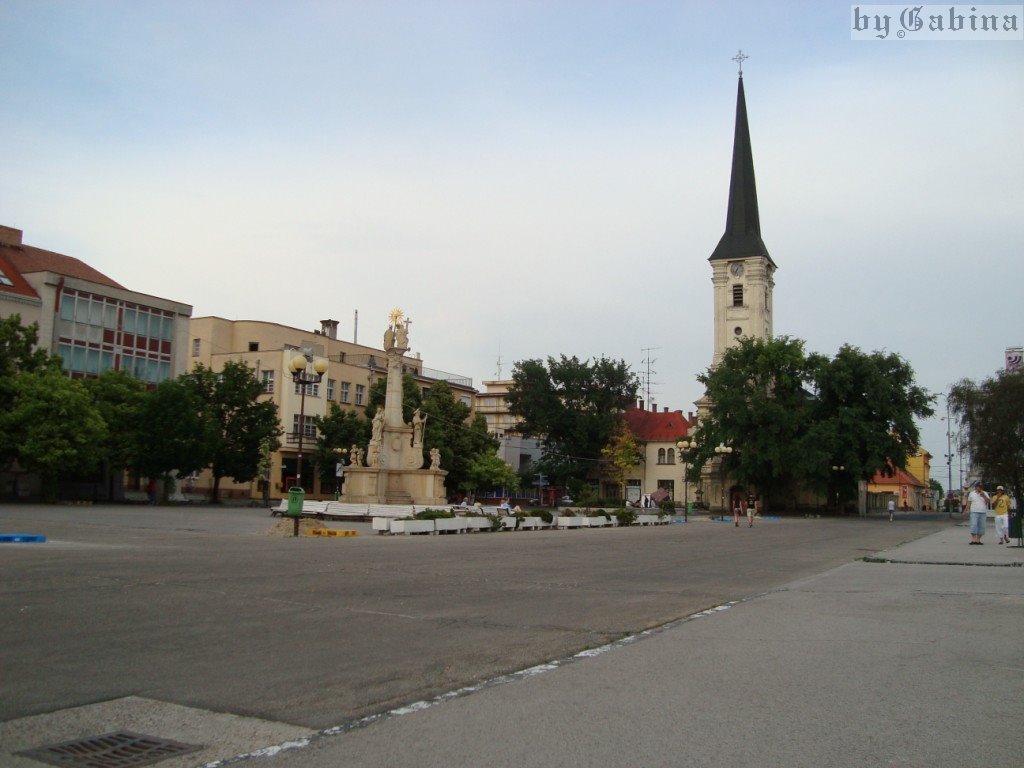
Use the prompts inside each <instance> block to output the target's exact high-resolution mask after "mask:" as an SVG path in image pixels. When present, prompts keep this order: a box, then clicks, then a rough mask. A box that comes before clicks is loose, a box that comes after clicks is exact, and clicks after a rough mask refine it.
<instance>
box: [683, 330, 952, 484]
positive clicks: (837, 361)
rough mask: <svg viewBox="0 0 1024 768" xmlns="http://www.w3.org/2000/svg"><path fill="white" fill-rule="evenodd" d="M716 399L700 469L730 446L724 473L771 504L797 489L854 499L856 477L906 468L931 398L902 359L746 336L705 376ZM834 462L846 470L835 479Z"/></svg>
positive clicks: (703, 431)
mask: <svg viewBox="0 0 1024 768" xmlns="http://www.w3.org/2000/svg"><path fill="white" fill-rule="evenodd" d="M698 379H699V380H700V381H701V382H703V383H704V385H705V387H706V388H707V395H708V397H709V398H710V399H711V401H712V406H711V413H710V415H709V417H708V418H706V419H705V420H704V421H703V422H702V423H701V425H700V437H699V438H698V443H699V447H698V449H697V452H696V455H695V461H694V463H695V464H696V465H697V466H701V465H703V464H705V463H706V462H708V461H709V460H711V459H712V458H713V457H714V456H715V453H714V449H715V446H716V445H718V444H721V443H724V444H727V445H730V446H731V447H732V448H733V451H734V452H733V453H731V454H727V455H725V457H724V469H725V471H726V472H727V473H728V474H729V475H730V476H731V477H733V478H735V479H737V480H738V481H739V482H740V483H744V484H751V485H753V486H754V487H755V488H756V489H757V491H758V492H759V493H760V495H761V496H762V499H763V501H764V502H765V503H767V501H768V500H769V499H772V498H775V497H777V495H778V494H779V493H780V492H782V491H784V490H788V489H791V488H795V487H796V486H798V485H799V486H804V487H811V488H816V489H818V490H819V491H821V490H825V489H827V488H829V487H830V484H835V483H839V485H836V486H834V487H836V488H838V489H841V490H843V491H845V497H846V498H852V497H853V495H854V488H855V481H856V480H858V479H861V480H869V479H870V478H871V477H872V476H874V474H875V473H876V472H878V471H884V470H885V469H886V468H887V467H890V466H892V467H900V468H903V467H905V466H906V463H907V459H908V457H909V455H910V453H911V452H912V451H913V450H914V449H916V447H917V445H918V442H919V439H920V437H919V434H918V430H917V427H916V425H915V423H914V419H915V418H916V417H924V416H929V415H931V413H932V410H931V407H930V403H931V398H930V396H929V395H928V394H927V393H926V392H925V391H924V390H923V389H922V388H920V387H918V386H917V385H916V384H915V382H914V372H913V370H912V369H911V367H910V366H909V364H907V363H906V362H905V361H904V360H903V359H902V358H900V357H899V355H895V354H886V353H882V352H874V353H871V354H865V353H864V352H862V351H860V350H859V349H857V348H856V347H851V346H849V345H844V346H843V347H842V348H841V349H840V350H839V352H838V353H837V354H836V356H835V357H834V358H831V359H829V358H827V357H824V356H822V355H806V354H805V353H804V343H803V342H802V341H800V340H798V339H790V338H788V337H785V336H781V337H776V338H774V339H769V340H765V339H754V338H744V339H741V340H740V342H739V344H738V345H736V346H735V347H731V348H730V349H728V350H727V351H726V353H725V355H724V356H723V358H722V361H721V363H720V364H719V365H718V367H716V368H714V369H710V370H708V372H707V373H704V374H702V375H701V376H698ZM834 466H842V467H844V470H842V472H841V473H840V474H838V475H837V474H836V472H835V471H833V470H832V467H834Z"/></svg>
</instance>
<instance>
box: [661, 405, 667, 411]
mask: <svg viewBox="0 0 1024 768" xmlns="http://www.w3.org/2000/svg"><path fill="white" fill-rule="evenodd" d="M661 412H662V413H668V406H667V405H666V406H665V407H664V408H662V409H661Z"/></svg>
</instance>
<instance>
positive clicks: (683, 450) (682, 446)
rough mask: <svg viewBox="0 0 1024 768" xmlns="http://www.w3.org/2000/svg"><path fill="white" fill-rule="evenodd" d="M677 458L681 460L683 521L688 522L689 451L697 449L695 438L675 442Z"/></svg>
mask: <svg viewBox="0 0 1024 768" xmlns="http://www.w3.org/2000/svg"><path fill="white" fill-rule="evenodd" d="M676 448H678V449H679V458H680V459H682V461H683V522H684V523H688V522H690V480H689V478H688V477H687V475H688V474H689V469H690V455H691V451H694V450H696V449H697V441H696V440H680V441H679V442H677V443H676Z"/></svg>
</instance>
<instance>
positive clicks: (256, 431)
mask: <svg viewBox="0 0 1024 768" xmlns="http://www.w3.org/2000/svg"><path fill="white" fill-rule="evenodd" d="M182 379H183V380H184V382H185V383H186V385H189V386H192V387H193V388H195V390H196V392H197V393H198V395H199V397H200V401H201V402H202V415H203V418H204V419H205V420H206V422H207V425H206V427H205V431H206V432H207V434H209V435H210V438H211V446H212V451H211V457H210V469H211V471H212V473H213V490H212V492H211V494H210V501H211V502H213V503H217V502H219V501H220V480H221V478H223V477H230V478H232V479H233V480H235V481H236V482H240V483H244V482H247V481H249V480H252V479H254V478H255V477H256V474H257V472H258V471H259V465H260V456H261V453H262V450H263V446H264V443H265V441H267V440H270V441H271V443H272V445H273V450H277V448H278V447H280V441H278V440H277V438H278V437H279V436H280V435H281V427H280V425H279V422H278V415H277V406H276V405H275V404H274V403H273V402H272V401H270V400H260V399H259V396H260V395H261V394H262V393H263V384H262V383H261V382H260V381H259V379H257V378H256V374H255V373H254V372H253V369H252V368H250V367H249V366H248V365H246V364H245V363H244V362H242V361H236V360H229V361H227V362H226V363H225V364H224V367H223V368H222V369H221V370H220V371H219V372H218V373H214V372H213V371H212V370H211V369H209V368H207V367H205V366H203V365H197V366H196V367H195V369H193V370H192V371H191V372H189V373H186V374H184V375H183V376H182Z"/></svg>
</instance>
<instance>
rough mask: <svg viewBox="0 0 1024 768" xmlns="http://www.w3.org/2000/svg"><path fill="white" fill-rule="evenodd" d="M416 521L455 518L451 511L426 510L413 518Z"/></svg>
mask: <svg viewBox="0 0 1024 768" xmlns="http://www.w3.org/2000/svg"><path fill="white" fill-rule="evenodd" d="M412 517H413V519H414V520H443V519H445V518H450V517H455V513H454V512H452V511H451V510H450V509H424V510H422V511H420V512H417V513H416V514H415V515H413V516H412Z"/></svg>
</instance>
